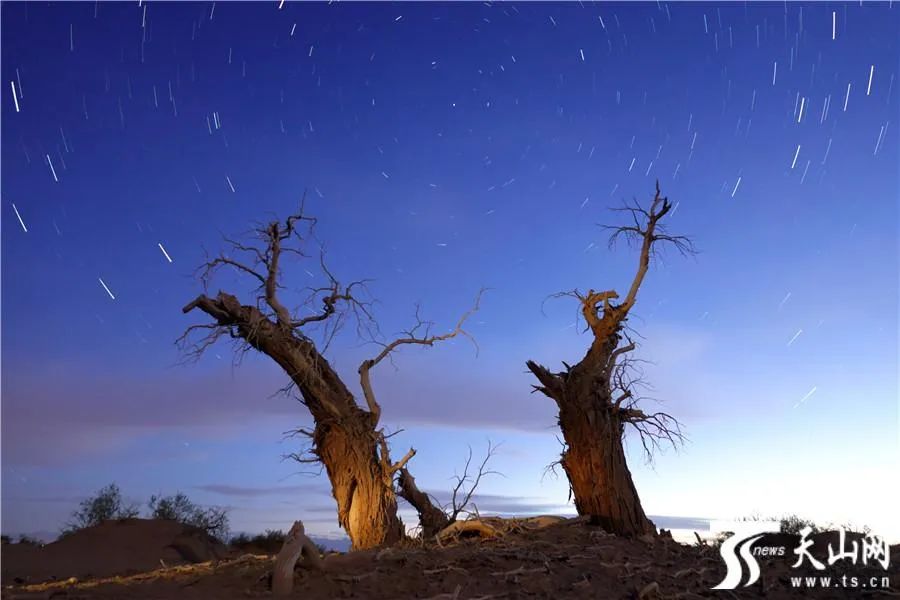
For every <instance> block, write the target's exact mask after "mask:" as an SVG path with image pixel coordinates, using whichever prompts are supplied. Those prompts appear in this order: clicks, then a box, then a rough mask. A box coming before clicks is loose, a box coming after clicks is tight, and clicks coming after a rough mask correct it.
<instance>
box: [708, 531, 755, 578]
mask: <svg viewBox="0 0 900 600" xmlns="http://www.w3.org/2000/svg"><path fill="white" fill-rule="evenodd" d="M764 535H765V533H752V532H751V533H744V534H743V535H738V534H735V535H733V536H731V537H730V538H728V539H727V540H725V541H724V542H722V546H721V547H720V548H719V554H721V555H722V560H724V561H725V567H726V568H727V569H728V572H727V573H726V574H725V579H723V580H722V582H721V583H720V584H719V585H717V586H715V587H713V588H712V589H714V590H733V589H735V588H736V587H737V586H738V584H739V583H740V582H741V579H742V578H743V576H744V569H743V567H741V560H740V559H739V558H738V553H740V558H742V559H744V562H745V563H747V571H748V574H749V575H748V577H747V582H746V583H745V584H744V587H747V586H748V585H753V584H754V583H756V580H757V579H759V563H758V562H756V559H755V558H753V555H752V554H751V553H750V550H751V548H752V547H753V542H755V541H756V540H758V539H759V538H761V537H762V536H764ZM738 547H740V549H738Z"/></svg>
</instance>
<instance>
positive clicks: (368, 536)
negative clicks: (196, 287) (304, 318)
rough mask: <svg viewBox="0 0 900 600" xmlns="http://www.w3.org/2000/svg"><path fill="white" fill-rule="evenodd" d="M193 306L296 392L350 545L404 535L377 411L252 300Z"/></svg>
mask: <svg viewBox="0 0 900 600" xmlns="http://www.w3.org/2000/svg"><path fill="white" fill-rule="evenodd" d="M193 308H200V309H201V310H202V311H203V312H205V313H207V314H209V315H210V316H212V317H214V318H215V319H216V320H217V322H218V324H219V325H220V326H226V327H232V328H233V330H234V332H235V333H236V334H237V335H238V336H240V337H241V338H243V339H245V340H246V341H247V343H248V344H250V346H252V347H253V348H255V349H256V350H259V351H260V352H263V353H264V354H266V355H268V356H269V357H271V358H272V359H273V360H274V361H275V362H277V363H278V364H279V365H280V366H281V367H282V369H284V371H285V373H287V374H288V375H289V376H290V378H291V380H292V381H293V383H294V384H295V385H296V386H297V388H298V390H299V391H300V394H301V397H302V399H303V403H304V404H305V405H306V406H307V407H308V408H309V410H310V412H311V413H312V416H313V419H314V421H315V428H314V429H313V430H312V432H309V434H308V435H309V437H310V438H311V439H312V442H313V446H312V452H313V453H314V455H315V457H316V459H317V460H319V461H321V463H322V464H323V465H324V466H325V471H326V473H327V474H328V478H329V480H330V481H331V487H332V494H333V495H334V499H335V500H336V501H337V508H338V522H339V523H340V525H341V527H343V528H344V530H345V531H346V532H347V534H348V535H349V536H350V540H351V542H352V544H353V549H355V550H360V549H366V548H374V547H377V546H382V545H387V544H393V543H395V542H397V541H399V540H400V539H401V538H402V537H403V535H404V528H403V523H402V522H401V521H400V518H399V517H398V516H397V501H396V498H395V495H394V490H393V481H392V480H393V473H394V472H395V471H396V469H394V466H392V465H390V458H389V456H387V455H386V454H384V452H386V450H387V446H386V445H382V444H380V443H379V440H380V439H381V438H380V432H377V431H376V430H375V427H376V425H377V417H375V416H374V415H372V413H370V412H369V411H365V410H363V409H361V408H360V407H359V406H357V404H356V401H355V399H354V398H353V395H352V394H351V393H350V391H349V390H348V389H347V387H346V386H345V385H344V383H343V381H341V379H340V377H339V376H338V375H337V373H336V372H335V371H334V369H332V367H331V365H330V364H329V363H328V361H327V360H326V359H325V358H324V357H323V356H322V355H321V354H319V352H318V351H317V350H316V348H315V347H314V346H313V344H312V343H311V342H310V341H309V340H306V339H303V338H301V337H299V336H297V335H295V334H294V333H293V331H292V330H289V329H286V328H284V327H282V326H281V325H279V324H278V323H275V322H273V321H272V320H271V319H269V318H267V317H266V316H265V315H263V314H262V313H261V312H260V311H259V310H258V309H257V308H256V307H255V306H242V305H241V304H240V303H239V302H238V300H237V298H235V297H234V296H232V295H230V294H225V293H222V292H220V293H219V295H218V296H217V297H216V298H209V297H207V296H200V297H199V298H197V299H196V300H194V302H192V303H191V304H189V305H188V306H186V307H185V312H188V311H190V310H192V309H193Z"/></svg>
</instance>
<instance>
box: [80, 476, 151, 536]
mask: <svg viewBox="0 0 900 600" xmlns="http://www.w3.org/2000/svg"><path fill="white" fill-rule="evenodd" d="M138 514H139V511H138V507H137V506H136V505H133V504H129V505H126V504H125V501H124V500H123V498H122V492H121V491H120V490H119V486H117V485H116V484H114V483H111V484H109V485H108V486H106V487H104V488H101V489H100V490H99V491H98V492H97V494H96V495H95V496H93V497H92V498H88V499H87V500H83V501H82V502H81V504H80V505H79V508H78V510H76V511H75V512H74V513H72V520H71V521H70V522H69V523H68V525H67V527H66V530H65V531H64V532H63V533H72V532H73V531H78V530H79V529H84V528H85V527H92V526H94V525H99V524H100V523H102V522H103V521H109V520H111V519H129V518H134V517H137V516H138Z"/></svg>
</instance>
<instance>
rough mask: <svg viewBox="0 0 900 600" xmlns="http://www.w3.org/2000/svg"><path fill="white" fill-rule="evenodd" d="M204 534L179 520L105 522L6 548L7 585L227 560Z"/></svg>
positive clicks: (216, 544) (5, 582)
mask: <svg viewBox="0 0 900 600" xmlns="http://www.w3.org/2000/svg"><path fill="white" fill-rule="evenodd" d="M225 555H226V548H225V547H224V546H223V545H222V544H219V543H218V542H216V541H215V540H213V539H212V538H210V537H209V536H208V535H207V534H206V533H205V532H204V531H203V530H201V529H198V528H196V527H191V526H189V525H183V524H181V523H178V522H176V521H164V520H156V519H122V520H117V521H105V522H103V523H101V524H100V525H96V526H94V527H89V528H87V529H82V530H80V531H77V532H75V533H72V534H69V535H67V536H64V537H63V538H61V539H59V540H57V541H55V542H53V543H52V544H47V545H46V546H32V545H27V544H8V545H4V546H3V561H2V569H0V573H2V578H3V582H4V584H9V583H13V582H14V581H15V582H29V583H30V582H40V581H48V580H65V579H68V578H70V577H76V578H78V579H89V578H96V577H109V576H112V575H130V574H135V573H140V572H145V571H151V570H153V569H158V568H160V567H163V566H167V565H181V564H185V563H199V562H204V561H209V560H214V559H219V558H224V557H225Z"/></svg>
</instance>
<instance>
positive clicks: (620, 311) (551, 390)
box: [526, 183, 691, 536]
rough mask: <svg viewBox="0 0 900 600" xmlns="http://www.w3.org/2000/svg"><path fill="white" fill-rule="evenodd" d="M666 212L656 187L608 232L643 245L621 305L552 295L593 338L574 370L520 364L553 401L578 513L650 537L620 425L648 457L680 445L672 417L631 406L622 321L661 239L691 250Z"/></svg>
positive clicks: (596, 295) (594, 295)
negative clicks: (566, 302) (577, 310)
mask: <svg viewBox="0 0 900 600" xmlns="http://www.w3.org/2000/svg"><path fill="white" fill-rule="evenodd" d="M670 209H671V205H670V204H669V201H668V199H667V198H662V197H661V196H660V193H659V184H658V183H657V186H656V196H655V198H654V200H653V203H652V205H651V207H650V210H649V211H647V210H644V209H642V208H640V207H639V206H635V207H629V206H626V208H625V210H626V211H628V212H630V213H631V215H632V217H633V218H634V219H633V221H634V223H635V224H634V225H633V226H631V225H629V226H624V227H617V228H614V233H613V240H614V239H615V238H616V237H617V236H619V235H625V236H626V237H628V238H629V239H634V240H638V241H640V243H641V254H640V258H639V263H638V270H637V274H636V275H635V277H634V280H633V281H632V284H631V287H630V289H629V292H628V296H627V297H626V299H625V301H624V302H622V303H621V304H614V303H613V302H612V301H613V300H616V299H618V297H619V295H618V294H617V293H616V292H615V291H613V290H610V291H606V292H595V291H594V290H589V291H588V292H587V293H586V294H582V293H581V292H579V291H578V290H574V291H571V292H564V293H562V294H558V295H559V296H572V297H574V298H576V299H577V300H578V301H579V303H580V304H581V314H582V316H583V317H584V319H585V322H586V323H587V325H588V327H589V328H590V330H591V333H592V334H593V337H594V339H593V342H592V343H591V347H590V349H589V350H588V352H587V353H586V354H585V356H584V358H582V359H581V361H580V362H579V363H578V364H576V365H575V366H573V367H570V366H569V365H566V364H565V363H563V364H564V365H565V367H566V370H565V371H564V372H560V373H551V372H550V371H549V370H548V369H546V368H545V367H543V366H541V365H539V364H537V363H535V362H533V361H528V362H527V363H526V364H527V366H528V369H529V370H530V371H531V372H532V373H533V374H534V375H535V377H537V379H538V381H540V385H536V386H534V387H535V390H537V391H540V392H542V393H544V394H545V395H547V396H549V397H550V398H552V399H553V400H554V401H555V402H556V404H557V406H558V408H559V426H560V429H561V430H562V434H563V437H564V439H565V446H566V447H565V449H564V451H563V453H562V455H561V458H560V461H559V462H560V465H561V466H562V467H563V470H564V471H565V472H566V475H567V476H568V478H569V485H570V489H571V492H572V495H573V496H574V498H575V507H576V509H577V510H578V514H580V515H590V516H591V520H592V522H594V523H596V524H598V525H601V526H603V528H604V529H606V530H607V531H610V532H612V533H616V534H619V535H627V536H639V535H643V534H646V533H655V532H656V528H655V527H654V525H653V523H652V522H651V521H650V520H649V519H648V518H647V515H646V514H644V509H643V507H642V506H641V501H640V498H639V497H638V493H637V489H636V488H635V486H634V481H633V480H632V477H631V472H630V471H629V470H628V465H627V463H626V460H625V450H624V447H623V435H624V433H625V426H626V425H632V426H633V427H634V428H635V429H636V430H637V431H638V433H639V434H640V437H641V441H642V443H643V445H644V449H645V451H647V452H648V453H649V452H650V450H651V449H652V448H654V447H656V446H658V443H659V440H660V439H664V440H668V441H670V442H672V443H675V442H677V441H680V440H681V432H680V429H679V424H678V422H677V421H676V420H675V419H673V418H672V417H670V416H669V415H667V414H665V413H661V412H658V413H654V414H647V413H644V412H643V411H642V410H640V409H639V408H636V402H637V400H638V399H639V398H638V396H637V394H636V392H635V384H636V383H639V381H638V380H636V379H633V378H631V377H630V375H629V372H630V371H629V367H630V366H631V365H629V362H628V360H627V358H623V357H624V356H625V355H626V354H627V353H628V352H631V351H632V350H634V348H635V344H634V343H633V342H631V340H630V339H628V343H627V344H625V345H622V346H620V345H619V344H620V342H621V341H622V339H623V338H625V339H627V338H628V336H627V335H626V334H625V333H624V326H625V321H626V319H627V318H628V312H629V311H630V310H631V308H632V306H634V303H635V300H636V298H637V292H638V290H639V289H640V286H641V283H642V282H643V279H644V276H645V275H646V272H647V269H648V267H649V264H650V256H651V253H652V250H653V245H654V244H655V243H656V242H659V241H667V242H671V243H673V244H675V246H676V247H677V248H678V249H679V250H682V251H685V252H687V251H691V246H690V242H689V241H688V240H687V239H686V238H683V237H680V236H670V235H667V234H666V233H665V231H664V229H663V228H662V227H661V226H660V225H659V224H658V221H659V220H660V219H661V218H662V217H663V216H665V215H666V214H667V213H668V212H669V210H670Z"/></svg>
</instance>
